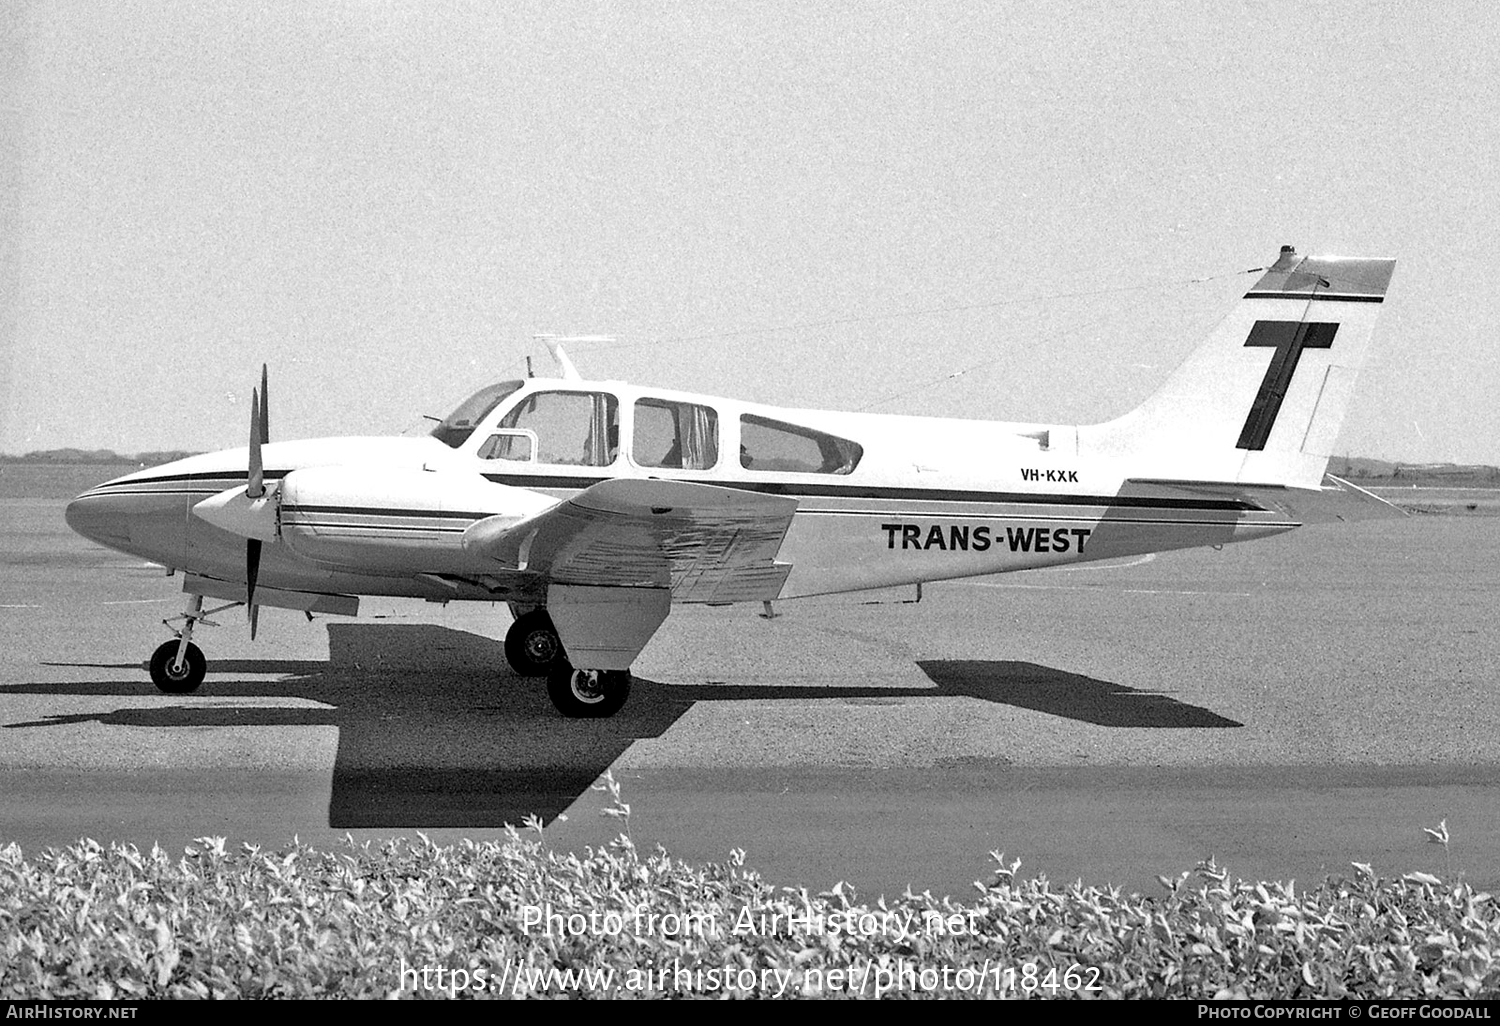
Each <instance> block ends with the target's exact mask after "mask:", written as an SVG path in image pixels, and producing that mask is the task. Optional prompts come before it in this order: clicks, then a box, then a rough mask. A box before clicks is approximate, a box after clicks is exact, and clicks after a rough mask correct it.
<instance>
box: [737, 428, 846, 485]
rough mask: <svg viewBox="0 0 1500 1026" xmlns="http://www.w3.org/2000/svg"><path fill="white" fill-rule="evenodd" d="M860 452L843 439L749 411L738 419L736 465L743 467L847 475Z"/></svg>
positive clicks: (798, 472) (797, 472) (799, 472)
mask: <svg viewBox="0 0 1500 1026" xmlns="http://www.w3.org/2000/svg"><path fill="white" fill-rule="evenodd" d="M864 454H865V451H864V448H863V447H862V446H860V445H859V444H858V443H857V442H851V441H849V440H848V439H847V438H838V437H836V436H834V435H830V434H825V433H824V432H822V431H814V430H813V429H812V428H805V427H798V426H797V425H796V424H784V423H782V422H781V421H778V420H769V419H767V418H765V417H754V416H751V415H749V414H746V415H745V416H743V417H741V418H740V466H742V467H744V468H745V469H746V470H767V471H781V472H788V471H789V472H791V473H796V474H850V473H853V472H854V468H855V467H856V466H858V465H859V461H860V458H861V457H863V456H864Z"/></svg>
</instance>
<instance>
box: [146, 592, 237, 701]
mask: <svg viewBox="0 0 1500 1026" xmlns="http://www.w3.org/2000/svg"><path fill="white" fill-rule="evenodd" d="M239 605H244V603H242V602H230V603H227V604H225V605H222V606H217V607H215V608H213V609H210V610H208V611H207V612H204V610H203V596H202V595H192V596H190V597H189V598H188V607H187V610H186V611H185V612H183V614H182V615H181V616H174V617H173V618H172V619H170V620H163V621H162V623H164V624H165V625H166V626H167V627H168V628H170V629H171V631H172V633H173V634H175V635H177V638H176V640H174V641H168V642H166V643H165V644H163V645H162V646H161V647H160V648H158V649H157V650H156V651H155V652H152V653H151V662H150V668H151V683H153V684H155V685H156V689H157V690H158V691H161V692H162V693H164V694H168V695H187V694H191V693H192V692H194V691H197V690H198V685H200V684H202V683H203V677H204V675H205V674H206V673H208V660H207V659H204V658H203V650H202V649H200V648H199V647H198V646H197V645H195V644H193V628H194V627H197V626H198V625H199V624H200V623H202V624H207V625H208V626H210V627H217V626H218V624H216V623H214V622H213V621H212V620H210V619H209V616H211V615H212V614H214V613H222V612H223V611H224V610H226V609H233V608H234V607H235V606H239ZM178 620H181V621H182V629H181V630H178V629H177V628H175V627H172V624H174V623H176V622H177V621H178Z"/></svg>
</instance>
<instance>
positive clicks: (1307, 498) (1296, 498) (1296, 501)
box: [1120, 474, 1408, 524]
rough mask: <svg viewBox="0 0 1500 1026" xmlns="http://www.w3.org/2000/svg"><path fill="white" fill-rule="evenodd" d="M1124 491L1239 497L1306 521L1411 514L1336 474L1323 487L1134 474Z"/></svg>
mask: <svg viewBox="0 0 1500 1026" xmlns="http://www.w3.org/2000/svg"><path fill="white" fill-rule="evenodd" d="M1120 494H1122V495H1125V494H1129V495H1161V496H1163V497H1176V498H1181V497H1183V496H1185V495H1187V496H1195V497H1201V498H1213V499H1231V500H1239V501H1241V502H1244V503H1247V504H1251V505H1253V507H1255V508H1259V509H1263V510H1270V511H1272V512H1277V513H1281V514H1282V515H1283V516H1285V517H1287V518H1288V519H1290V520H1296V521H1298V522H1300V523H1303V524H1325V523H1334V522H1352V521H1359V520H1386V519H1398V518H1400V517H1404V516H1407V515H1408V514H1407V513H1406V511H1405V510H1403V509H1402V508H1401V507H1399V506H1396V505H1394V504H1393V503H1389V502H1386V501H1385V500H1384V499H1382V498H1381V497H1380V496H1378V495H1375V494H1373V493H1371V492H1367V491H1365V490H1364V489H1363V488H1361V487H1359V486H1358V485H1355V484H1350V483H1349V482H1348V481H1345V480H1344V479H1343V478H1341V477H1334V476H1333V475H1332V474H1325V475H1324V476H1323V485H1322V487H1320V488H1290V487H1286V486H1283V485H1259V484H1232V483H1228V482H1224V483H1220V482H1214V481H1171V480H1161V479H1151V480H1147V479H1143V478H1131V479H1130V480H1128V481H1126V482H1125V486H1124V487H1123V488H1122V489H1121V491H1120Z"/></svg>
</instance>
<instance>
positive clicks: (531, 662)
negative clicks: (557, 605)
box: [505, 609, 568, 677]
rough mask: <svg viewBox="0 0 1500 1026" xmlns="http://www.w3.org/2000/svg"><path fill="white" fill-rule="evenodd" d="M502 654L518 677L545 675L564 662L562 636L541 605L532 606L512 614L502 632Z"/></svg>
mask: <svg viewBox="0 0 1500 1026" xmlns="http://www.w3.org/2000/svg"><path fill="white" fill-rule="evenodd" d="M505 658H506V660H507V661H508V662H509V663H510V668H511V669H512V670H515V671H516V673H517V674H519V675H520V676H522V677H546V676H548V675H549V674H551V673H552V671H553V670H555V669H558V668H560V667H562V666H566V665H568V657H567V656H566V655H565V654H564V653H563V646H562V639H560V638H559V637H558V636H557V629H556V628H555V627H553V626H552V617H550V616H548V615H547V611H546V610H545V609H533V610H532V611H531V612H529V613H522V614H521V615H519V616H517V617H516V622H515V623H513V624H511V625H510V630H508V631H506V633H505Z"/></svg>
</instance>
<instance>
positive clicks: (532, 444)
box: [475, 428, 536, 463]
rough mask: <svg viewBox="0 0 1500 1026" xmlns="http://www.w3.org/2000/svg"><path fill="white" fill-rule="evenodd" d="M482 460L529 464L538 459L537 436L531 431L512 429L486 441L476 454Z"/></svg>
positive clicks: (494, 435)
mask: <svg viewBox="0 0 1500 1026" xmlns="http://www.w3.org/2000/svg"><path fill="white" fill-rule="evenodd" d="M475 455H476V456H478V457H479V458H480V459H482V460H515V461H518V462H523V463H529V462H531V461H532V460H533V459H535V458H536V436H535V435H533V434H532V433H531V432H530V431H526V430H523V429H517V428H510V429H507V430H506V432H505V433H504V434H500V433H498V432H497V433H495V434H493V435H490V437H488V438H486V439H485V440H484V444H483V445H481V446H480V447H479V451H478V452H477V453H475Z"/></svg>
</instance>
